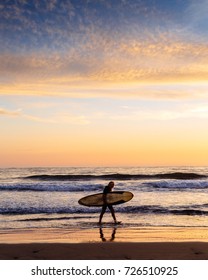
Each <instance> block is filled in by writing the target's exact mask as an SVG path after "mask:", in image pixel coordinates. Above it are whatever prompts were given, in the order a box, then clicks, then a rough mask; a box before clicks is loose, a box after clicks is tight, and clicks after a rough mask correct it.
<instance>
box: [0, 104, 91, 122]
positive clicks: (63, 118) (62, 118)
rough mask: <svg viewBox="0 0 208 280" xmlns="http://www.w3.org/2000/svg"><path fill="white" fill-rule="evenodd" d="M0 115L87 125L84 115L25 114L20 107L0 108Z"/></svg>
mask: <svg viewBox="0 0 208 280" xmlns="http://www.w3.org/2000/svg"><path fill="white" fill-rule="evenodd" d="M0 116H4V117H15V118H20V119H25V120H30V121H33V122H40V123H48V124H71V125H88V124H89V123H90V121H89V119H88V118H87V117H86V116H84V115H74V114H70V113H58V114H56V113H54V114H53V115H52V116H44V117H43V116H42V117H41V116H37V115H32V114H26V113H24V112H23V110H22V109H18V110H15V111H11V110H7V109H4V108H0Z"/></svg>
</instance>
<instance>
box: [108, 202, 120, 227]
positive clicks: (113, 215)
mask: <svg viewBox="0 0 208 280" xmlns="http://www.w3.org/2000/svg"><path fill="white" fill-rule="evenodd" d="M108 208H109V209H110V211H111V215H112V217H113V220H114V223H115V224H121V222H120V221H117V220H116V216H115V212H114V209H113V206H112V205H108Z"/></svg>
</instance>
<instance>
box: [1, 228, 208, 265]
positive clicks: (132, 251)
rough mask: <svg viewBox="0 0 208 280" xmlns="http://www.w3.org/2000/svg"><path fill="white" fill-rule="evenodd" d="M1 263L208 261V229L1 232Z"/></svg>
mask: <svg viewBox="0 0 208 280" xmlns="http://www.w3.org/2000/svg"><path fill="white" fill-rule="evenodd" d="M0 259H1V260H11V259H22V260H27V259H34V260H67V259H69V260H70V259H73V260H81V259H82V260H85V259H86V260H91V259H94V260H96V259H97V260H99V259H103V260H105V259H135V260H136V259H141V260H142V259H144V260H171V259H174V260H204V259H205V260H206V259H208V231H207V230H206V228H157V227H155V228H154V227H151V228H148V227H147V228H146V227H145V228H122V227H119V226H118V227H112V228H99V227H98V228H93V229H79V230H78V229H38V230H2V231H0Z"/></svg>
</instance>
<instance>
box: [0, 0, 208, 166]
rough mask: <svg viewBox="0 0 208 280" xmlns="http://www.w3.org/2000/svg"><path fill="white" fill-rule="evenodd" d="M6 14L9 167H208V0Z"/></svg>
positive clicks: (1, 98) (7, 7) (0, 86)
mask: <svg viewBox="0 0 208 280" xmlns="http://www.w3.org/2000/svg"><path fill="white" fill-rule="evenodd" d="M0 12H1V17H0V21H1V23H0V27H1V28H0V32H1V43H0V127H1V136H0V167H27V166H118V165H119V166H157V165H159V166H162V165H165V166H166V165H172V166H173V165H188V166H189V165H208V0H168V1H167V0H112V1H110V0H82V1H79V0H48V1H43V0H15V1H10V0H4V1H3V0H1V1H0Z"/></svg>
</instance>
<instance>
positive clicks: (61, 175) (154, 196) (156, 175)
mask: <svg viewBox="0 0 208 280" xmlns="http://www.w3.org/2000/svg"><path fill="white" fill-rule="evenodd" d="M111 180H113V181H114V182H115V188H114V190H115V191H130V192H132V193H133V194H134V197H133V199H132V200H131V201H129V202H127V203H125V204H121V205H116V206H114V209H115V212H116V217H117V219H118V220H119V221H122V226H123V227H144V226H148V227H155V226H161V227H169V226H171V227H181V226H182V227H199V226H200V227H207V226H208V167H126V168H124V167H122V168H121V167H105V168H104V167H102V168H72V167H67V168H66V167H64V168H63V167H59V168H4V169H0V229H5V230H6V229H33V228H36V229H37V228H65V229H68V228H76V227H77V228H93V227H97V226H98V224H97V223H98V219H99V214H100V210H101V209H100V208H99V207H85V206H82V205H79V204H78V200H79V199H80V198H81V197H83V196H86V195H91V194H94V193H99V192H102V191H103V188H104V186H106V185H107V184H108V182H109V181H111ZM112 221H113V220H112V217H111V214H110V213H109V212H106V213H105V215H104V218H103V223H104V225H106V226H108V224H109V223H111V222H112Z"/></svg>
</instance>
